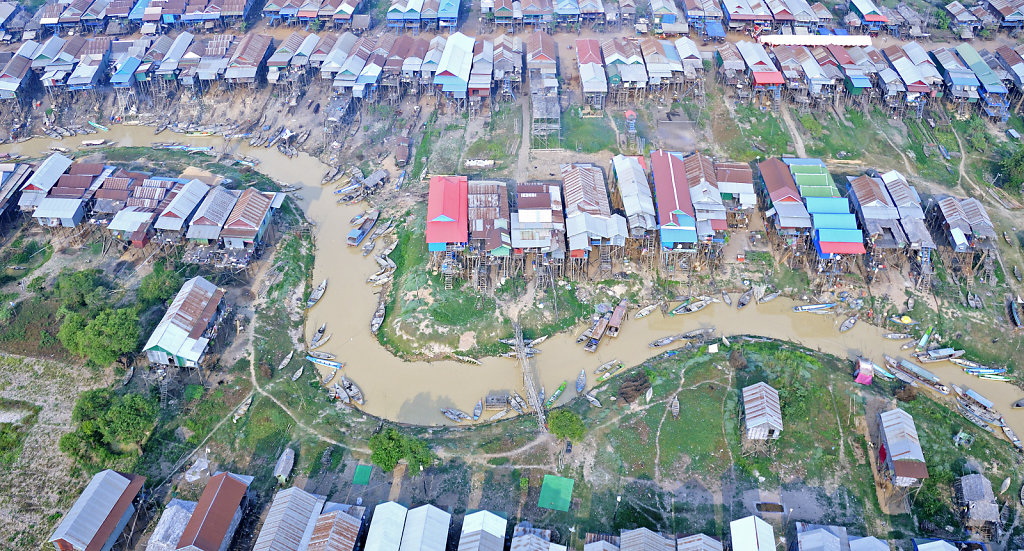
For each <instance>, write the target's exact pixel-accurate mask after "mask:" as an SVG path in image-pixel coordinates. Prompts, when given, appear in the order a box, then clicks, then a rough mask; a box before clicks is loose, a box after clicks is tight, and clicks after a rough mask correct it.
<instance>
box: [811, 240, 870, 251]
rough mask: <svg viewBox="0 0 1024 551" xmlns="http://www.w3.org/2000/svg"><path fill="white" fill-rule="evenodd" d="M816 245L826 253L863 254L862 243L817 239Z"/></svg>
mask: <svg viewBox="0 0 1024 551" xmlns="http://www.w3.org/2000/svg"><path fill="white" fill-rule="evenodd" d="M818 247H819V248H820V249H821V252H823V253H826V254H864V253H865V252H866V250H865V249H864V244H863V243H839V242H837V241H819V242H818Z"/></svg>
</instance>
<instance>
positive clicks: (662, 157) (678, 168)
mask: <svg viewBox="0 0 1024 551" xmlns="http://www.w3.org/2000/svg"><path fill="white" fill-rule="evenodd" d="M651 171H652V173H653V175H654V194H655V196H656V197H657V201H656V204H657V206H658V222H659V223H661V224H663V225H664V224H667V223H669V222H675V221H676V219H675V217H673V216H672V213H673V212H675V211H682V212H684V213H686V214H688V215H690V216H692V217H695V216H696V213H695V212H694V210H693V203H692V202H691V201H690V186H689V185H687V183H686V167H685V166H684V164H683V160H682V159H680V158H679V157H676V156H675V155H673V154H671V153H668V152H666V151H663V150H661V149H659V150H657V151H655V152H654V153H651Z"/></svg>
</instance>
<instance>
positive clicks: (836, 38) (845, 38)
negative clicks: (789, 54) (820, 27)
mask: <svg viewBox="0 0 1024 551" xmlns="http://www.w3.org/2000/svg"><path fill="white" fill-rule="evenodd" d="M758 40H760V41H761V43H762V44H767V45H769V46H847V47H849V46H870V45H871V37H870V36H868V35H866V34H847V35H836V34H829V35H819V34H769V35H761V36H759V37H758Z"/></svg>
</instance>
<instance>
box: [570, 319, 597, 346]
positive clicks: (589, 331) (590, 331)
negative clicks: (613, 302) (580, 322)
mask: <svg viewBox="0 0 1024 551" xmlns="http://www.w3.org/2000/svg"><path fill="white" fill-rule="evenodd" d="M599 323H601V318H597V319H595V320H594V321H593V323H591V324H590V327H588V328H587V329H586V330H584V331H583V334H581V335H580V336H578V337H576V344H579V343H581V342H586V341H588V340H590V336H591V335H593V334H594V330H595V329H597V324H599Z"/></svg>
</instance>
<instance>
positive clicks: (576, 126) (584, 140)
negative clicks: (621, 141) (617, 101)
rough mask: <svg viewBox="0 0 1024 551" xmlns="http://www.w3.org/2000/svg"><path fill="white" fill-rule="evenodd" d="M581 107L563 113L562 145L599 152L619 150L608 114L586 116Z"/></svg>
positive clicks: (568, 147)
mask: <svg viewBox="0 0 1024 551" xmlns="http://www.w3.org/2000/svg"><path fill="white" fill-rule="evenodd" d="M582 113H583V111H582V109H580V108H579V107H573V108H570V109H568V110H567V111H565V112H564V113H562V147H563V148H565V149H568V150H570V151H579V152H582V153H597V152H598V151H604V150H607V151H611V152H612V153H617V152H618V147H616V143H615V130H613V129H612V127H611V125H610V124H609V123H608V119H607V116H606V115H605V114H604V113H602V114H601V116H599V117H584V116H583V114H582Z"/></svg>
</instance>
